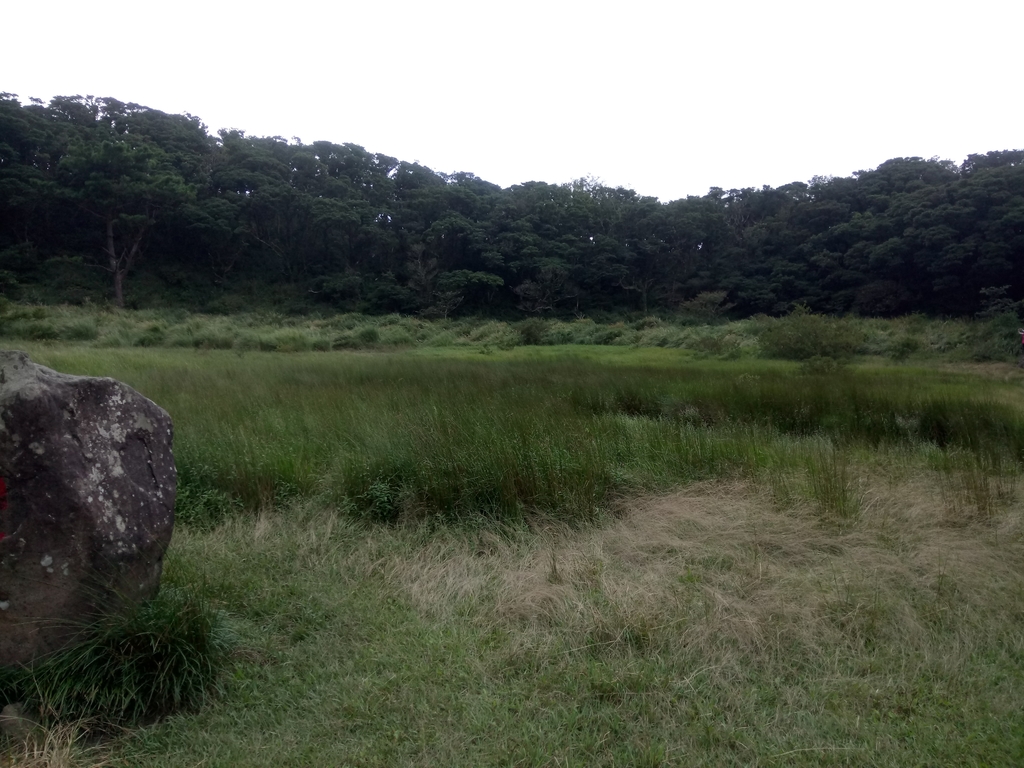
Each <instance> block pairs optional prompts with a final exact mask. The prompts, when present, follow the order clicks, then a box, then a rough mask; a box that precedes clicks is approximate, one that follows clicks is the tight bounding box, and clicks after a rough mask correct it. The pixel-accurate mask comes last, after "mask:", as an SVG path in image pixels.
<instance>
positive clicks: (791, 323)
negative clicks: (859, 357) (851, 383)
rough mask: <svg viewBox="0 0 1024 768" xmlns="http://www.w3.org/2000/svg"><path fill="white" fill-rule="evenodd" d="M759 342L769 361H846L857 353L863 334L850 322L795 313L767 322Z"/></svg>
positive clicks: (802, 312)
mask: <svg viewBox="0 0 1024 768" xmlns="http://www.w3.org/2000/svg"><path fill="white" fill-rule="evenodd" d="M759 340H760V342H761V346H762V348H763V349H764V351H765V352H766V353H767V354H768V356H770V357H779V358H783V359H785V360H810V359H811V358H812V357H831V358H833V359H835V360H846V359H849V358H851V357H853V355H855V354H856V353H857V352H858V350H859V349H860V345H861V344H862V343H863V340H864V334H863V333H862V332H861V331H860V329H858V328H857V327H856V326H855V325H854V323H853V322H852V321H850V320H846V319H840V318H835V317H828V316H826V315H814V314H811V313H809V312H806V311H795V312H793V313H792V314H791V315H788V316H787V317H783V318H779V319H775V320H768V321H767V324H766V325H765V327H764V328H763V329H762V330H761V333H760V336H759Z"/></svg>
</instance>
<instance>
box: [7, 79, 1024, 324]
mask: <svg viewBox="0 0 1024 768" xmlns="http://www.w3.org/2000/svg"><path fill="white" fill-rule="evenodd" d="M1022 158H1024V151H1022V150H1009V151H999V152H989V153H988V154H985V155H981V154H974V155H970V156H969V157H968V158H967V159H966V160H965V161H964V162H963V163H962V164H961V165H960V166H956V165H955V164H953V163H951V162H949V161H942V160H938V159H931V160H925V159H923V158H919V157H906V158H903V157H901V158H893V159H891V160H888V161H886V162H884V163H882V164H881V165H879V166H878V167H877V168H874V169H870V170H862V171H858V172H857V173H855V174H853V175H852V176H851V177H847V178H832V177H829V178H824V177H815V178H814V179H812V180H811V181H810V182H808V183H801V182H796V183H792V184H787V185H785V186H783V187H779V188H775V189H773V188H771V187H763V188H761V189H752V188H748V189H730V190H724V189H719V188H712V189H711V190H710V191H709V193H708V194H707V195H704V196H700V197H688V198H686V199H681V200H673V201H669V202H665V203H662V202H660V201H658V200H657V199H655V198H652V197H647V196H644V195H641V194H638V193H637V192H635V191H633V190H630V189H624V188H621V187H619V188H611V187H607V186H604V185H602V184H600V183H598V182H596V181H594V180H593V179H577V180H575V181H571V182H569V183H566V184H547V183H542V182H528V183H524V184H519V185H515V186H512V187H510V188H508V189H501V188H500V187H498V186H496V185H494V184H490V183H488V182H486V181H484V180H482V179H479V178H477V177H476V176H473V175H472V174H469V173H455V174H450V175H447V174H441V173H437V172H435V171H432V170H431V169H429V168H425V167H423V166H421V165H419V164H417V163H409V162H404V161H401V160H399V159H397V158H394V157H390V156H388V155H384V154H381V153H371V152H368V151H366V150H365V149H364V148H363V147H360V146H357V145H354V144H350V143H343V144H337V143H333V142H329V141H317V142H313V143H312V144H303V143H301V142H299V141H297V140H295V141H292V142H288V141H285V140H283V139H281V138H279V137H257V136H250V135H247V134H246V133H244V132H242V131H237V130H232V131H222V132H220V133H219V134H218V135H217V136H211V135H209V134H208V133H207V131H206V128H205V126H203V125H202V123H201V122H200V121H199V120H198V119H197V118H195V117H192V116H190V115H169V114H166V113H163V112H160V111H159V110H154V109H149V108H147V107H144V106H141V105H138V104H131V103H127V104H126V103H123V102H120V101H118V100H117V99H113V98H100V99H95V98H91V97H85V98H83V97H80V96H75V97H66V96H58V97H55V98H54V99H52V100H51V101H50V103H49V104H46V105H44V104H41V103H30V104H27V105H22V104H21V103H20V102H19V101H18V99H17V98H15V97H14V96H13V95H11V94H2V95H0V291H2V293H3V295H5V296H7V297H9V298H10V297H15V298H18V299H19V300H25V301H36V302H39V301H46V302H59V301H66V302H85V301H92V302H102V301H105V300H107V299H108V297H110V295H111V294H112V298H113V300H114V302H115V303H116V304H118V305H119V306H121V305H125V306H136V307H146V308H153V307H160V306H167V305H176V306H187V307H190V308H193V309H197V310H204V311H211V312H212V311H217V312H225V311H240V310H242V309H252V308H264V309H274V310H276V311H279V312H283V313H293V312H308V311H311V310H315V309H323V308H325V307H326V308H329V309H331V310H336V311H342V312H350V311H358V312H363V313H367V314H383V313H390V312H403V313H406V314H410V315H412V314H417V315H420V316H422V317H424V318H431V319H442V320H444V319H448V318H452V317H456V316H458V315H460V314H462V315H488V316H491V317H498V318H501V319H511V320H519V319H523V318H524V317H530V316H545V317H546V316H554V317H558V318H560V319H568V318H570V317H573V316H576V317H579V316H591V317H593V316H596V314H597V313H601V312H608V311H613V312H617V313H619V314H625V313H628V312H637V313H640V314H642V315H649V314H651V313H653V312H655V311H657V312H659V313H662V314H664V313H665V312H676V311H678V312H681V313H682V314H683V315H685V316H687V317H690V318H692V319H695V320H696V321H698V322H703V321H711V320H715V319H717V318H719V317H722V316H724V315H725V314H727V313H728V314H731V315H732V316H743V317H746V316H751V315H754V314H757V313H767V314H771V315H779V314H782V313H784V312H786V311H787V309H788V308H789V307H791V306H793V305H794V304H804V305H806V306H808V307H809V308H810V309H811V310H813V311H814V312H815V313H829V314H836V315H844V314H849V313H851V312H856V313H858V314H860V315H863V316H885V317H889V316H897V315H901V314H905V313H907V312H911V311H919V312H925V313H929V314H931V315H949V316H963V317H968V316H973V315H976V314H977V315H979V316H982V317H986V318H987V317H992V316H994V315H996V314H999V313H1001V312H1005V311H1014V310H1016V309H1017V308H1019V306H1020V304H1021V302H1022V301H1024V278H1022V277H1021V276H1022V275H1024V269H1022V268H1021V266H1022V265H1021V264H1020V258H1021V256H1020V254H1021V253H1024V163H1022ZM143 252H145V257H144V258H143V257H142V254H143ZM96 267H100V268H101V269H100V270H97V269H95V268H96ZM102 270H106V271H107V272H109V273H110V276H111V279H110V280H108V281H105V280H104V279H103V277H104V276H103V273H102ZM105 283H110V284H109V285H108V284H105ZM111 288H112V289H113V290H112V291H111Z"/></svg>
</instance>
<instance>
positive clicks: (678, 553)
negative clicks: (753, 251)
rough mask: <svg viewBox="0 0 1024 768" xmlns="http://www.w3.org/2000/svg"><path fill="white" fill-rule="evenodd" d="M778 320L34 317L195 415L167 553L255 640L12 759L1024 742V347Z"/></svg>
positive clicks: (246, 638)
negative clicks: (1023, 473) (841, 351)
mask: <svg viewBox="0 0 1024 768" xmlns="http://www.w3.org/2000/svg"><path fill="white" fill-rule="evenodd" d="M69 312H70V310H69ZM43 319H45V318H43ZM51 320H52V318H51ZM133 322H134V320H133ZM402 322H407V321H402ZM408 322H419V321H408ZM748 322H749V323H750V324H751V325H750V327H748V328H747V329H746V330H745V331H744V330H743V327H741V326H739V325H736V324H733V325H732V326H723V328H725V329H728V328H731V330H723V329H715V328H693V329H688V328H686V327H682V326H680V327H679V328H676V329H675V330H673V331H672V332H673V333H675V332H678V333H684V332H685V333H692V334H694V337H695V338H716V339H724V338H726V337H727V336H728V335H729V334H733V336H734V337H735V339H736V340H737V341H736V342H735V345H731V344H732V343H731V342H730V343H728V344H727V343H725V342H722V344H721V345H719V346H718V347H715V344H713V343H711V342H707V343H706V346H707V348H706V349H700V348H693V345H690V346H686V345H678V346H671V345H663V346H660V347H659V346H657V345H651V346H642V345H636V344H632V343H631V344H629V345H626V344H610V345H608V344H604V345H600V346H595V345H594V344H590V345H585V344H579V343H573V344H570V345H564V344H563V345H562V346H558V345H555V344H551V343H544V344H541V345H536V344H523V343H515V344H511V343H507V344H497V343H492V342H488V341H487V339H489V338H493V333H494V331H493V329H492V330H491V331H487V332H486V333H484V332H483V331H479V329H477V331H474V330H473V329H471V328H468V326H467V329H464V330H466V333H464V334H462V331H459V334H462V335H458V334H456V333H455V332H454V331H451V329H450V328H449V329H448V331H450V332H452V334H453V338H455V339H459V338H462V339H465V340H466V341H465V343H450V344H427V343H423V344H407V345H405V348H404V349H400V350H396V351H387V350H388V349H389V347H387V346H384V345H382V344H381V342H380V338H381V334H382V331H381V328H383V327H386V326H380V327H378V326H374V327H377V328H378V341H377V342H373V343H374V344H376V345H377V346H375V347H374V348H372V349H365V350H361V351H360V350H355V351H352V350H349V351H332V352H330V353H324V352H314V351H309V352H295V353H293V354H281V353H280V352H266V351H259V345H256V347H253V348H244V349H243V348H240V347H239V346H237V345H232V346H231V348H230V349H222V350H219V349H209V348H205V347H203V346H201V345H198V346H197V345H181V346H176V345H172V344H163V345H152V346H150V347H149V348H141V347H140V345H137V344H125V345H114V344H107V345H102V344H98V343H97V342H98V341H99V340H100V339H102V338H103V336H102V334H97V336H96V337H94V338H92V339H86V340H81V341H78V342H75V343H68V342H66V341H61V340H60V339H59V338H58V339H56V340H53V339H51V340H45V339H43V340H35V341H31V340H28V341H26V340H24V339H22V340H19V341H17V343H15V342H12V341H7V342H5V346H9V347H16V348H24V349H27V350H28V351H30V353H31V354H32V356H33V359H35V360H36V361H37V362H41V363H43V364H46V365H50V366H52V367H55V368H57V369H59V370H63V371H68V372H75V373H87V374H94V375H110V376H115V377H117V378H119V379H122V380H124V381H126V382H128V383H129V384H131V385H132V386H134V387H136V388H137V389H139V390H140V391H142V392H143V393H144V394H146V395H147V396H149V397H151V398H152V399H154V400H155V401H156V402H158V403H160V404H161V405H163V406H164V407H165V408H167V409H168V410H169V411H170V413H171V415H172V416H173V417H174V421H175V427H176V456H177V461H178V466H179V471H180V477H181V484H180V497H179V507H178V513H179V525H178V527H177V529H176V532H175V538H174V542H173V544H172V547H171V551H170V553H169V556H168V561H167V568H166V571H165V585H166V586H167V587H170V588H172V589H182V590H184V589H189V590H195V591H198V592H199V593H201V595H202V596H203V597H204V599H206V600H208V601H209V602H210V603H211V604H213V605H215V606H217V607H218V608H219V609H220V610H222V611H223V612H224V613H225V615H226V616H227V617H228V621H229V622H230V626H231V629H232V633H233V635H234V637H235V650H234V652H233V654H232V657H231V661H230V663H229V664H228V665H227V666H226V667H225V669H224V671H223V673H222V675H221V681H220V688H221V692H220V693H219V695H218V696H217V697H216V698H215V699H214V700H212V701H211V702H210V703H208V704H206V705H205V706H203V707H200V708H198V709H194V710H189V711H184V712H180V713H178V714H175V715H173V716H171V717H168V718H164V719H162V720H160V721H158V722H154V723H150V724H145V725H138V726H135V727H132V728H129V729H128V730H126V731H124V732H121V733H120V735H117V736H116V737H115V738H112V739H110V738H108V739H107V740H105V741H103V742H102V743H100V744H99V745H93V746H92V747H90V746H88V744H89V743H88V741H87V740H86V739H80V740H78V741H76V740H75V739H74V734H73V733H70V732H69V731H67V730H64V731H61V730H59V727H56V726H55V727H54V728H53V729H52V730H51V731H50V734H51V739H50V742H51V744H50V747H49V752H47V751H46V749H44V748H43V747H44V746H45V745H39V749H38V750H36V752H37V753H33V752H32V749H31V748H29V747H22V746H19V745H11V746H10V747H9V749H8V751H7V753H6V758H0V764H4V763H3V760H4V759H6V760H7V761H8V763H11V762H12V761H13V764H20V765H47V764H50V765H58V764H67V765H83V766H84V765H93V764H110V765H133V766H135V765H138V766H144V765H153V766H156V765H159V766H196V765H205V766H233V765H253V766H263V765H265V766H290V765H294V766H306V765H324V766H394V765H414V766H415V765H422V766H433V765H452V766H456V765H458V766H483V765H495V766H633V765H637V766H662V765H664V766H668V765H680V766H683V765H685V766H689V765H872V766H874V765H892V766H904V765H1017V764H1021V763H1024V514H1022V513H1024V506H1022V504H1021V501H1020V499H1019V493H1018V479H1019V473H1020V470H1021V459H1022V456H1024V454H1022V450H1024V410H1022V408H1021V405H1022V397H1021V386H1022V383H1024V378H1022V374H1021V373H1020V372H1019V371H1017V370H1016V369H1014V368H1012V367H1011V366H1010V365H1008V364H1005V363H987V364H984V365H981V364H976V365H974V366H973V367H971V366H967V365H965V364H964V363H963V362H960V363H958V362H957V360H958V359H960V360H967V359H970V356H969V355H964V356H961V357H959V358H958V357H957V355H955V354H952V353H951V352H950V353H949V355H952V356H949V355H947V353H946V352H943V353H941V354H940V353H939V352H935V353H934V354H926V353H925V351H921V347H920V346H919V345H918V346H917V347H915V343H914V342H905V343H904V351H906V348H912V347H913V348H915V349H916V350H917V351H913V350H912V352H908V353H907V354H903V353H900V354H899V355H897V354H895V353H893V354H888V353H885V352H884V351H879V352H878V353H877V354H876V356H874V357H866V358H864V357H862V358H859V362H855V364H853V365H851V366H849V367H846V366H843V365H842V364H841V363H840V364H826V365H820V364H810V365H808V364H807V363H805V364H803V365H800V364H797V363H792V362H786V361H779V360H766V359H761V358H760V357H757V356H756V355H757V354H759V352H758V345H759V343H760V344H761V345H762V346H763V345H764V344H766V343H767V337H765V341H763V342H759V341H758V339H759V337H758V335H757V332H756V330H757V329H756V328H755V327H754V324H755V321H748ZM764 322H766V321H764ZM872 322H874V321H872ZM899 322H900V323H903V325H899V323H896V322H894V323H893V324H891V325H890V326H889V327H886V328H883V327H882V326H881V325H879V330H878V331H877V335H878V336H879V338H881V337H882V336H885V337H886V338H889V337H892V338H894V339H897V340H899V339H906V338H912V336H908V334H911V333H912V329H913V328H914V327H917V326H915V325H914V324H915V323H917V324H918V326H921V324H922V322H923V321H919V320H915V319H909V320H906V321H899ZM929 322H931V321H929ZM136 325H137V323H136ZM501 325H504V327H505V328H506V330H507V332H508V333H511V332H513V331H515V332H516V333H519V340H520V341H522V340H523V339H524V338H525V337H526V336H528V335H529V334H530V333H533V331H531V330H530V329H525V330H526V332H527V333H526V336H524V334H523V333H521V332H520V331H518V330H516V329H514V328H512V326H508V325H507V324H501ZM566 325H569V326H571V324H566ZM132 327H135V325H133V326H132ZM225 327H227V326H225ZM232 327H237V324H236V326H232ZM552 328H555V326H554V325H553V324H548V325H547V326H545V330H544V332H545V333H548V332H551V330H552ZM936 328H938V326H937V325H935V326H927V328H926V331H928V332H927V333H924V332H922V333H923V334H924V335H925V336H928V337H930V338H935V337H936V335H937V333H938V331H937V330H936ZM964 328H966V330H964V331H963V337H964V338H968V339H970V338H974V339H975V342H977V337H976V336H972V334H976V329H974V327H973V326H970V325H969V324H965V325H964ZM929 329H930V330H929ZM533 330H534V331H535V330H537V329H536V328H534V329H533ZM613 330H614V329H613ZM646 330H650V329H649V328H648V329H646ZM663 330H664V329H663ZM669 330H671V329H669ZM762 330H763V329H762ZM855 330H857V331H858V333H857V334H856V335H857V338H858V339H859V341H858V342H857V343H859V344H861V345H864V344H868V343H869V341H870V338H871V334H870V333H869V329H866V326H865V327H863V328H858V329H855ZM478 331H479V333H478ZM630 332H637V331H636V329H632V330H631V331H630ZM665 332H666V333H668V331H667V330H666V331H665ZM165 333H166V329H165ZM474 334H477V336H478V338H477V339H476V340H475V341H474V340H473V339H472V337H473V335H474ZM700 334H704V335H703V336H701V335H700ZM744 334H746V335H744ZM366 336H367V338H369V336H370V334H369V332H367V333H366ZM979 343H980V342H979ZM330 348H331V349H335V350H337V349H338V345H331V346H330ZM712 348H714V349H712ZM735 349H739V350H740V351H739V353H738V354H737V353H735V352H734V351H733V350H735ZM879 349H880V350H881V348H879ZM950 349H955V348H953V347H951V348H950ZM709 350H710V351H709ZM716 350H717V351H716ZM866 351H868V352H871V350H870V349H869V350H866ZM864 352H865V350H864V349H858V350H857V353H858V354H863V353H864ZM943 355H947V356H946V357H943ZM897 357H898V358H899V359H901V360H907V359H908V357H909V362H905V363H903V364H899V365H896V364H894V363H893V362H892V361H893V360H894V359H895V358H897ZM829 359H831V358H829ZM66 727H67V726H65V728H66ZM69 734H70V735H69ZM90 750H92V751H90ZM47 755H49V757H47ZM62 760H65V761H66V762H63V763H62V762H61V761H62ZM47 761H49V762H47Z"/></svg>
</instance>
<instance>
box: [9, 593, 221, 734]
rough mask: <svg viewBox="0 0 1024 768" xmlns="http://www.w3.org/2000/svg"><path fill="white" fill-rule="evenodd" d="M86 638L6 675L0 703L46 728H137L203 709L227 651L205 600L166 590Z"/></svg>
mask: <svg viewBox="0 0 1024 768" xmlns="http://www.w3.org/2000/svg"><path fill="white" fill-rule="evenodd" d="M83 632H84V639H83V641H82V642H81V643H80V644H76V645H75V646H74V647H73V648H71V649H70V650H66V651H62V652H59V653H57V654H54V655H53V656H50V657H47V658H45V659H43V660H42V661H39V662H37V663H36V664H35V665H34V666H32V667H30V668H20V669H6V670H3V671H2V673H0V692H2V693H0V698H3V699H5V700H6V701H23V702H27V703H28V705H30V706H32V707H35V708H38V710H39V712H40V713H41V714H42V715H43V717H44V718H45V719H47V720H59V721H76V720H89V721H91V722H93V723H94V724H96V725H100V726H103V727H106V726H111V725H117V724H121V723H137V722H140V721H143V720H149V719H152V718H154V717H159V716H163V715H167V714H170V713H172V712H176V711H179V710H182V709H188V708H192V707H195V706H197V705H199V704H202V703H203V702H204V701H206V698H207V696H208V695H209V694H210V693H211V692H212V691H213V690H214V689H215V688H216V686H217V681H218V676H219V675H220V674H221V672H222V671H223V669H224V666H225V663H226V661H227V658H228V653H229V651H230V650H231V647H232V640H231V635H230V632H229V630H228V628H227V625H226V624H225V619H224V616H223V615H222V614H221V613H219V612H218V611H216V610H215V609H214V608H213V607H212V606H211V605H210V604H209V602H208V601H207V600H206V599H205V598H204V597H202V596H201V595H200V594H198V593H196V592H195V591H192V590H187V589H182V588H174V587H166V586H165V587H164V588H163V589H162V590H161V591H160V593H159V594H158V595H157V596H156V597H155V598H153V599H152V600H149V601H146V602H143V603H141V604H139V605H137V606H131V607H129V608H126V609H124V610H122V611H121V612H118V613H115V614H113V615H110V616H106V617H103V618H101V619H99V620H98V622H97V623H95V624H92V625H90V626H88V627H84V628H83Z"/></svg>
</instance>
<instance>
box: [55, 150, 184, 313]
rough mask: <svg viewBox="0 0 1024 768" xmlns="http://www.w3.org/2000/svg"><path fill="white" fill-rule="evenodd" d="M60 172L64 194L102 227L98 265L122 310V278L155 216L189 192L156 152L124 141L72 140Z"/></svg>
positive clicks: (155, 218)
mask: <svg viewBox="0 0 1024 768" xmlns="http://www.w3.org/2000/svg"><path fill="white" fill-rule="evenodd" d="M61 170H62V172H63V174H64V177H65V178H64V181H65V189H66V191H67V194H68V195H69V196H70V197H71V199H73V200H74V201H75V202H76V203H77V204H78V205H79V206H80V207H81V208H82V210H84V211H86V212H87V213H89V214H90V215H91V216H93V217H95V218H97V219H99V220H100V221H101V222H102V223H103V246H102V248H101V253H102V258H101V262H100V266H101V267H102V268H103V269H105V270H107V271H108V272H110V274H111V276H112V278H113V288H114V302H115V303H116V304H117V306H119V307H123V306H124V281H125V277H126V276H127V275H128V273H129V272H130V271H131V269H132V267H133V266H134V265H135V263H136V261H137V260H138V258H139V257H140V256H141V254H142V250H143V244H144V240H145V237H146V235H147V234H148V233H149V231H150V229H151V228H152V227H153V225H154V224H155V223H156V221H157V217H158V216H159V215H160V214H161V213H162V212H164V211H167V210H168V209H171V208H174V207H176V206H178V205H181V204H182V203H184V202H186V201H187V200H189V199H190V198H191V197H193V196H194V194H195V190H194V188H192V187H190V186H189V185H188V184H186V183H185V181H184V179H183V178H182V177H181V175H180V173H178V172H177V171H175V170H174V168H173V167H172V166H171V165H170V163H169V162H167V159H166V156H164V154H163V153H162V152H161V151H160V150H159V149H157V148H155V147H152V146H149V145H147V144H144V143H141V144H136V143H134V142H132V141H130V140H129V139H127V138H117V137H109V138H103V139H102V140H99V141H96V140H92V141H90V140H87V139H85V140H80V141H77V142H75V143H74V144H73V145H72V146H71V147H70V149H69V151H68V154H67V155H66V156H65V157H64V158H63V160H62V161H61Z"/></svg>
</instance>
